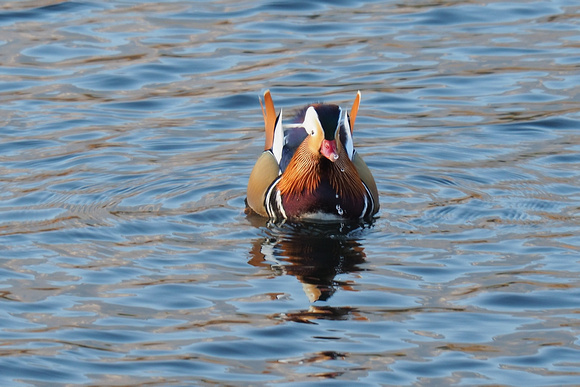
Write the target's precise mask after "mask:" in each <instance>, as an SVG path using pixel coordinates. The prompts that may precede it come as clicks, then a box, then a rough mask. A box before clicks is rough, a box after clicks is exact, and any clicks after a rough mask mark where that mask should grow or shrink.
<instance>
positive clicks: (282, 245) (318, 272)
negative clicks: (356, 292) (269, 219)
mask: <svg viewBox="0 0 580 387" xmlns="http://www.w3.org/2000/svg"><path fill="white" fill-rule="evenodd" d="M362 229H363V226H361V225H359V224H355V225H345V224H328V225H319V224H317V225H310V224H284V225H281V226H270V227H268V228H266V229H265V230H266V233H267V236H266V237H265V238H263V239H259V240H256V241H255V242H254V245H253V247H252V251H251V252H250V255H251V259H250V262H249V263H250V264H252V265H254V266H262V267H263V266H269V267H270V268H271V269H272V270H273V271H275V272H277V273H279V274H289V275H292V276H295V277H296V278H297V279H298V280H299V281H300V282H301V283H302V287H303V289H304V293H306V296H307V297H308V299H309V300H310V302H315V301H326V300H328V299H329V298H330V297H332V295H333V294H334V293H335V292H336V291H337V290H338V289H343V290H353V289H352V283H351V282H350V281H338V280H336V279H335V277H336V276H337V275H339V274H343V273H352V272H358V271H361V270H362V269H361V268H360V267H359V266H358V265H360V264H362V263H363V262H365V253H364V249H363V247H362V246H361V244H360V243H359V242H358V241H357V239H359V238H360V232H361V230H362ZM357 237H358V238H357Z"/></svg>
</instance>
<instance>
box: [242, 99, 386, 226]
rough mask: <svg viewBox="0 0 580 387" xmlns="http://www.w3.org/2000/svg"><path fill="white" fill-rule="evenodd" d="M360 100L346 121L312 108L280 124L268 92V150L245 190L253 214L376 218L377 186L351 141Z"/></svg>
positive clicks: (338, 112) (336, 112) (333, 110)
mask: <svg viewBox="0 0 580 387" xmlns="http://www.w3.org/2000/svg"><path fill="white" fill-rule="evenodd" d="M360 98H361V94H360V91H359V92H358V93H357V96H356V98H355V101H354V104H353V106H352V109H351V112H350V115H349V114H348V113H347V112H346V111H345V110H343V109H342V108H340V107H339V106H337V105H331V104H323V103H316V104H311V105H308V106H306V107H305V108H303V109H302V110H300V111H299V112H298V114H297V115H296V116H295V117H294V118H293V119H292V120H291V121H290V123H288V124H283V123H282V111H280V114H278V115H277V116H276V110H275V108H274V102H273V101H272V96H271V95H270V91H269V90H267V91H266V92H265V93H264V104H262V100H261V99H260V105H261V106H262V114H263V116H264V123H265V129H266V145H265V147H264V152H263V153H262V154H261V156H260V157H259V158H258V161H257V162H256V165H255V166H254V168H253V170H252V173H251V174H250V179H249V182H248V190H247V205H248V207H249V208H250V209H251V210H253V212H255V213H257V214H259V215H261V216H264V217H269V218H270V219H272V220H278V221H279V220H285V219H289V220H298V221H299V220H314V221H316V220H345V219H351V220H354V219H370V218H371V217H372V216H373V215H374V214H376V213H377V211H378V210H379V195H378V191H377V186H376V184H375V180H374V178H373V176H372V174H371V171H370V170H369V168H368V167H367V165H366V164H365V162H364V161H363V159H362V158H361V156H360V155H359V154H358V153H357V152H356V150H355V149H354V146H353V141H352V129H353V126H354V122H355V119H356V115H357V112H358V108H359V104H360ZM264 105H265V107H264Z"/></svg>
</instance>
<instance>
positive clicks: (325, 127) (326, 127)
mask: <svg viewBox="0 0 580 387" xmlns="http://www.w3.org/2000/svg"><path fill="white" fill-rule="evenodd" d="M341 118H342V109H340V108H339V107H338V106H336V105H322V104H317V105H312V106H309V107H308V108H307V109H306V113H305V114H304V123H303V125H304V130H306V133H307V135H308V137H307V139H306V140H305V141H306V142H307V144H308V150H309V151H310V152H311V153H312V154H320V155H321V156H323V157H326V158H327V159H328V160H330V161H331V162H333V163H334V162H335V161H337V160H338V159H339V158H340V155H339V151H338V145H337V138H338V132H339V129H340V123H341Z"/></svg>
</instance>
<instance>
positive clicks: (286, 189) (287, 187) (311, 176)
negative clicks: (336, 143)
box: [277, 141, 320, 196]
mask: <svg viewBox="0 0 580 387" xmlns="http://www.w3.org/2000/svg"><path fill="white" fill-rule="evenodd" d="M319 165H320V156H319V155H318V154H312V152H310V150H309V148H308V141H304V142H303V143H302V144H300V146H299V147H298V149H296V153H294V157H292V160H290V163H289V164H288V167H286V171H285V172H284V173H283V174H282V176H281V178H280V181H279V182H278V185H277V187H278V189H279V190H280V193H281V194H282V195H289V196H296V195H301V194H303V193H311V192H313V191H314V190H315V189H316V187H318V184H319V183H320V169H319Z"/></svg>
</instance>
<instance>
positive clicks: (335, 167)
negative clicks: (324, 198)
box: [329, 140, 366, 200]
mask: <svg viewBox="0 0 580 387" xmlns="http://www.w3.org/2000/svg"><path fill="white" fill-rule="evenodd" d="M338 141H340V140H338ZM329 179H330V184H331V185H332V188H334V190H335V191H336V192H337V194H338V195H339V196H340V197H341V198H344V199H348V200H354V199H356V198H363V197H364V196H365V195H366V190H365V187H364V185H363V182H362V180H361V178H360V176H359V174H358V171H357V170H356V167H355V166H354V164H353V163H352V161H351V160H350V158H349V157H348V155H347V153H346V150H345V149H344V147H343V146H342V144H339V145H338V159H337V160H336V161H335V162H334V163H332V166H331V168H330V171H329Z"/></svg>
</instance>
